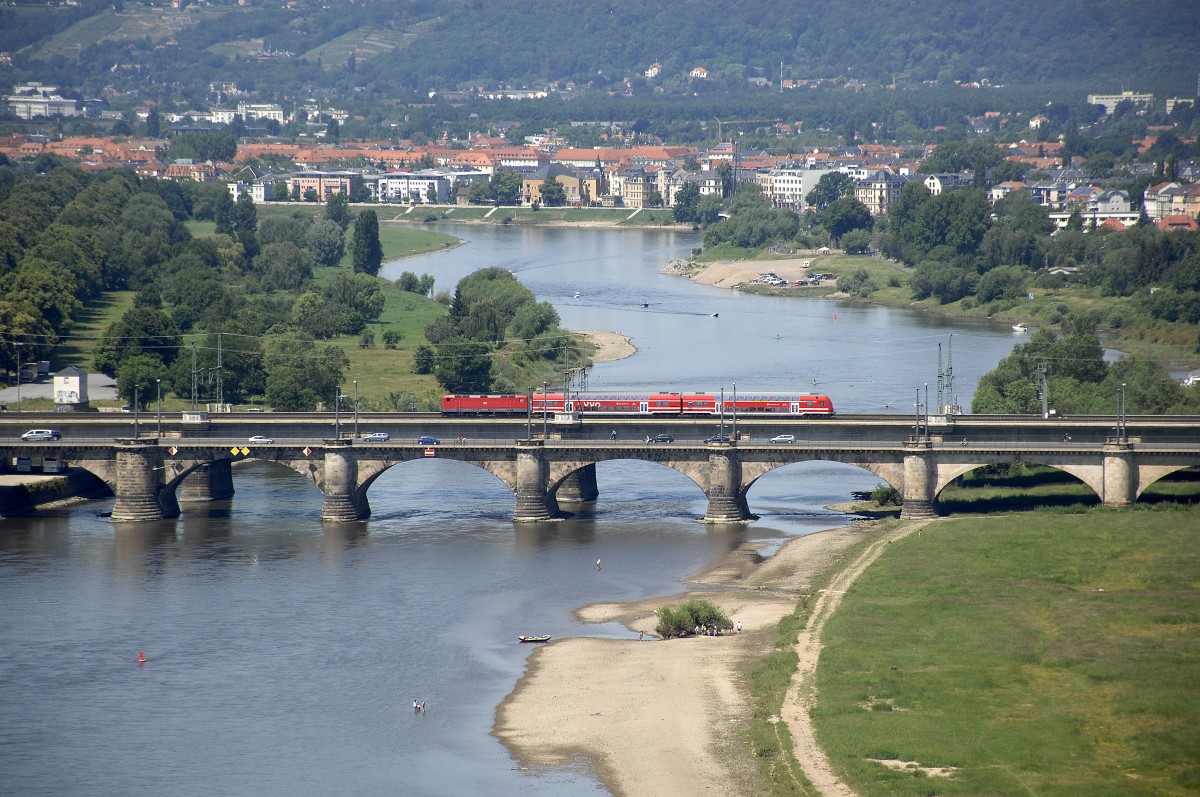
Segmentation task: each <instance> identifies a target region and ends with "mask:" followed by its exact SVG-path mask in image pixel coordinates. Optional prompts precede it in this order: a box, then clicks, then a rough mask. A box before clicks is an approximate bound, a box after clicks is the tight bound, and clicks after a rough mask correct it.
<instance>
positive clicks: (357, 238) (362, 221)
mask: <svg viewBox="0 0 1200 797" xmlns="http://www.w3.org/2000/svg"><path fill="white" fill-rule="evenodd" d="M350 256H351V258H352V260H353V264H354V270H355V271H356V272H358V273H360V274H370V275H371V276H373V277H374V276H377V275H378V274H379V268H380V266H381V265H383V245H382V244H380V243H379V217H378V216H376V215H375V211H373V210H364V211H362V212H361V213H359V214H358V219H357V220H356V221H355V222H354V238H353V240H352V242H351V244H350Z"/></svg>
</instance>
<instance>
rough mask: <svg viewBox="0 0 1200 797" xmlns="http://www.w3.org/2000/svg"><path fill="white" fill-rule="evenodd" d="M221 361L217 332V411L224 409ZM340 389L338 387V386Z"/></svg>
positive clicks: (219, 337) (223, 375) (223, 378)
mask: <svg viewBox="0 0 1200 797" xmlns="http://www.w3.org/2000/svg"><path fill="white" fill-rule="evenodd" d="M222 367H223V366H222V361H221V333H220V332H218V333H217V412H224V410H225V372H224V371H223V370H222ZM339 390H340V388H339Z"/></svg>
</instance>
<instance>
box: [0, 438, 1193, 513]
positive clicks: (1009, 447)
mask: <svg viewBox="0 0 1200 797" xmlns="http://www.w3.org/2000/svg"><path fill="white" fill-rule="evenodd" d="M0 454H2V455H3V456H5V457H10V458H11V457H16V456H33V457H35V458H37V457H45V456H57V457H58V458H59V459H60V460H61V461H63V462H66V463H69V464H70V465H72V466H75V467H79V468H83V469H85V470H87V471H90V472H91V473H93V474H95V475H96V476H98V477H99V478H100V479H102V480H103V481H104V482H105V483H106V484H107V485H108V486H109V487H110V488H111V489H112V491H113V493H114V494H115V496H116V502H115V503H114V505H113V512H112V518H113V520H115V521H139V520H159V519H162V518H170V517H176V516H178V515H179V513H180V508H179V502H180V500H183V501H184V502H185V503H186V502H187V501H204V500H212V499H219V498H228V497H231V496H232V495H233V480H232V476H231V469H230V465H231V463H232V462H234V461H236V460H240V459H259V460H265V461H269V462H275V463H278V464H280V465H283V466H285V467H288V468H291V469H292V470H295V471H297V472H298V473H300V474H302V475H303V476H305V477H306V478H307V479H308V480H309V481H311V482H312V483H313V484H315V485H316V486H317V488H319V489H320V490H321V492H322V494H323V495H324V502H323V504H322V508H321V517H322V519H324V520H329V521H342V522H345V521H354V520H361V519H364V518H367V517H369V516H370V513H371V508H370V503H369V501H368V498H367V493H368V490H369V488H370V487H371V484H372V483H373V482H374V481H375V480H376V479H377V478H379V476H380V475H382V474H383V473H384V472H385V471H387V470H388V469H389V468H391V467H393V466H395V465H398V464H401V463H404V462H410V461H413V460H417V459H425V458H432V457H437V458H441V459H452V460H457V461H461V462H465V463H469V464H472V465H475V466H477V467H479V468H482V469H484V470H486V471H488V472H490V473H492V474H493V475H495V476H496V477H497V478H499V479H500V480H501V481H503V482H504V483H505V484H506V485H507V486H508V487H509V489H510V490H512V492H513V495H514V496H515V504H514V509H513V519H514V520H515V521H518V522H521V521H545V520H550V519H553V518H554V517H556V516H558V515H559V514H560V509H559V504H560V503H578V502H582V501H591V500H595V499H596V498H597V497H598V495H599V490H598V485H597V481H596V469H595V466H596V464H597V463H600V462H605V461H610V460H618V459H634V460H642V461H648V462H654V463H658V464H660V465H662V466H664V467H668V468H672V469H674V470H676V471H679V472H680V473H682V474H683V475H685V476H687V477H688V478H689V479H691V480H692V481H693V482H694V483H695V484H696V485H697V487H699V488H700V489H701V490H702V491H703V492H704V494H705V495H706V496H707V497H708V506H707V509H706V511H705V515H704V520H705V521H706V522H710V523H740V522H746V521H749V520H752V519H753V518H754V515H753V513H752V512H751V509H750V506H749V504H748V501H747V497H746V496H747V493H748V491H749V490H750V488H751V486H753V484H754V483H755V481H757V480H758V479H759V478H761V477H762V476H763V475H765V474H766V473H769V472H770V471H772V470H774V469H775V468H779V467H783V466H785V465H789V464H792V463H796V462H804V461H811V460H823V461H831V462H841V463H846V464H849V465H854V466H857V467H860V468H863V469H865V470H868V471H870V472H872V473H874V474H875V475H876V476H878V477H879V479H880V480H881V481H883V482H886V483H887V484H889V485H891V486H892V487H894V488H895V489H896V490H898V491H899V492H900V493H901V495H902V496H903V497H904V507H903V510H902V515H903V516H904V517H908V518H911V517H925V516H929V515H931V514H932V513H933V511H934V503H935V501H936V499H937V496H938V494H939V493H940V492H941V491H942V489H943V488H944V487H945V486H946V485H947V484H949V483H950V482H951V481H953V480H954V479H955V478H957V477H958V476H961V475H962V474H964V473H967V472H969V471H971V470H974V469H976V468H980V467H984V466H987V465H993V464H999V463H1011V462H1027V463H1031V464H1040V465H1047V466H1050V467H1053V468H1057V469H1059V470H1062V471H1064V472H1066V473H1069V474H1071V475H1072V476H1075V477H1076V478H1078V479H1079V480H1080V481H1082V482H1083V483H1084V484H1086V485H1088V487H1090V488H1091V489H1092V490H1093V491H1094V492H1095V493H1096V495H1097V496H1099V498H1100V499H1101V500H1102V501H1103V502H1104V504H1105V505H1106V506H1112V507H1121V506H1127V505H1129V504H1131V503H1132V502H1134V501H1136V500H1137V497H1138V496H1139V495H1141V493H1142V492H1143V491H1144V490H1145V489H1146V488H1147V487H1148V486H1149V485H1151V484H1153V483H1154V482H1155V481H1157V480H1159V479H1161V478H1163V477H1164V476H1166V475H1168V474H1170V473H1172V472H1174V471H1177V470H1181V469H1184V468H1189V467H1193V466H1196V465H1200V446H1198V445H1197V444H1196V443H1194V442H1191V440H1190V439H1189V440H1185V441H1164V442H1151V443H1145V442H1131V441H1129V440H1128V439H1123V438H1119V437H1118V438H1109V439H1107V440H1105V441H1103V442H1095V443H1091V442H1088V443H1071V442H1067V441H1064V442H1063V443H1061V444H1059V443H1046V442H1044V441H1037V442H1027V443H1021V442H1004V443H999V442H997V443H983V444H970V445H968V444H966V443H965V442H962V443H960V442H954V443H951V442H947V441H945V440H943V439H941V438H938V437H925V436H915V437H912V438H910V439H909V440H907V441H902V442H899V443H886V442H879V443H874V442H857V443H856V442H836V441H835V442H805V441H798V442H797V443H795V444H792V445H784V446H780V445H769V444H766V443H762V442H758V443H747V442H739V441H729V442H689V443H669V444H651V443H637V442H617V441H608V440H605V441H596V440H586V441H572V440H554V439H551V440H537V439H535V440H515V441H510V442H479V443H475V442H471V443H466V442H463V443H458V444H453V443H452V444H446V445H438V446H422V445H415V444H411V443H379V444H373V443H364V442H363V441H362V440H351V439H344V438H343V439H327V440H324V441H323V442H321V443H320V444H312V445H307V446H306V445H303V444H294V445H275V444H268V445H260V444H253V445H251V444H246V443H232V444H231V443H224V444H220V443H217V442H215V441H210V440H190V439H183V440H161V441H160V440H157V439H152V438H151V439H147V438H138V439H135V438H126V439H118V440H115V441H111V442H107V443H101V442H96V443H83V444H68V443H39V444H12V445H9V446H4V447H0ZM9 461H11V459H9Z"/></svg>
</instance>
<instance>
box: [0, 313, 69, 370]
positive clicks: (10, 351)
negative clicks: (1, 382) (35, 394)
mask: <svg viewBox="0 0 1200 797" xmlns="http://www.w3.org/2000/svg"><path fill="white" fill-rule="evenodd" d="M0 330H3V334H0V370H3V371H5V372H10V371H16V370H17V367H18V366H19V365H20V362H18V359H23V360H25V361H26V362H28V361H29V360H40V359H43V358H45V357H47V356H49V354H50V348H51V347H52V346H53V345H55V344H56V343H57V342H58V337H57V336H56V335H55V334H54V328H53V327H51V326H50V324H49V322H47V321H46V319H45V318H43V317H42V314H41V313H39V312H38V310H37V308H36V307H33V306H32V305H29V304H27V303H24V302H16V301H11V300H9V299H0ZM18 343H20V344H21V346H20V347H19V349H18V347H17V344H18Z"/></svg>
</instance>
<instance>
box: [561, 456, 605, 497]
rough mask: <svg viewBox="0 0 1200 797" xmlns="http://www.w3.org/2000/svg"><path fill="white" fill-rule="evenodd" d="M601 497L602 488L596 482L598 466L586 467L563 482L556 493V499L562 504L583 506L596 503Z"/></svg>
mask: <svg viewBox="0 0 1200 797" xmlns="http://www.w3.org/2000/svg"><path fill="white" fill-rule="evenodd" d="M599 497H600V488H599V487H598V486H597V482H596V466H595V465H584V466H583V467H582V468H580V469H579V470H577V471H575V472H574V473H572V474H571V475H570V476H567V478H565V479H563V480H562V484H560V485H558V489H557V490H555V491H554V498H555V500H556V501H557V502H558V503H560V504H582V503H585V502H588V501H595V500H596V499H597V498H599Z"/></svg>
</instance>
